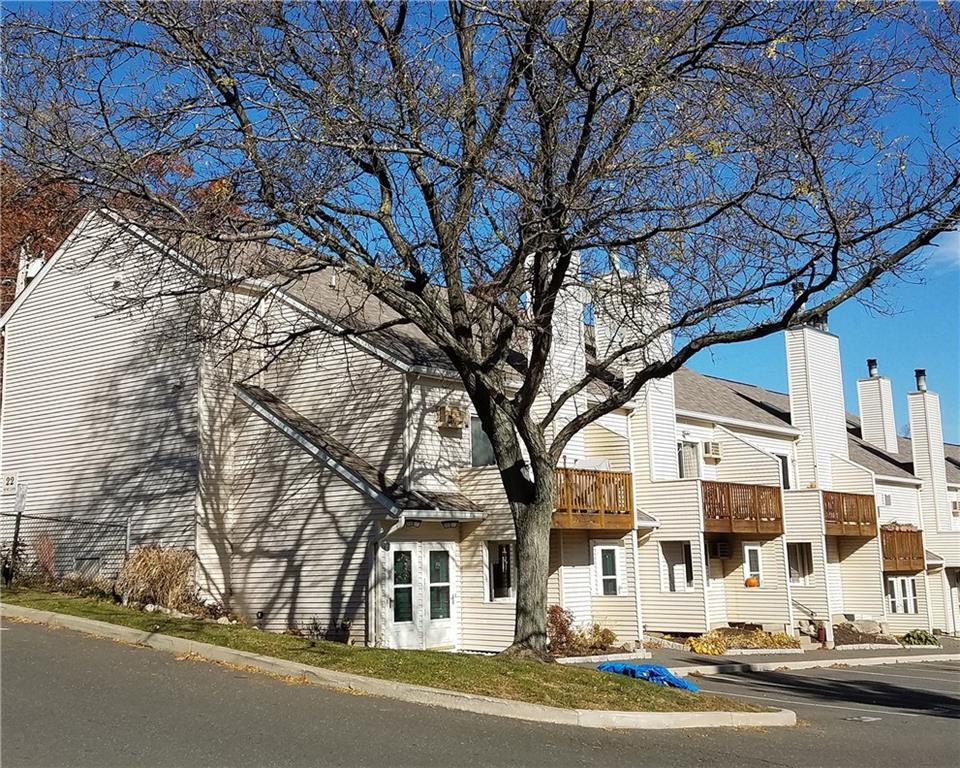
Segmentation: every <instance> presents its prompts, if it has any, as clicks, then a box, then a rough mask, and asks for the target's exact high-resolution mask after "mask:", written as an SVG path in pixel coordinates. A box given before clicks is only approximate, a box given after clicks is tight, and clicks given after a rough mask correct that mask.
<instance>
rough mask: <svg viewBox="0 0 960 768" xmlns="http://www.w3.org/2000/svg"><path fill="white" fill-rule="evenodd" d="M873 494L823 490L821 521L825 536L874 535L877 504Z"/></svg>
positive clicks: (875, 532) (875, 533)
mask: <svg viewBox="0 0 960 768" xmlns="http://www.w3.org/2000/svg"><path fill="white" fill-rule="evenodd" d="M876 504H877V503H876V500H875V499H874V497H873V496H867V495H865V494H862V493H840V492H839V491H823V522H824V529H825V532H826V534H827V536H867V537H871V536H876V535H877V506H876Z"/></svg>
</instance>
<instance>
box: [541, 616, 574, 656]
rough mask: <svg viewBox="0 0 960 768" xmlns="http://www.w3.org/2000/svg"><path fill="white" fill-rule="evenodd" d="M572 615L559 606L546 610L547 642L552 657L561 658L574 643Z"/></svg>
mask: <svg viewBox="0 0 960 768" xmlns="http://www.w3.org/2000/svg"><path fill="white" fill-rule="evenodd" d="M576 634H577V633H576V632H575V631H574V630H573V614H572V613H570V611H567V610H564V609H563V608H562V607H560V606H559V605H551V606H550V607H549V608H547V642H548V643H549V644H550V652H551V653H552V654H553V655H554V656H563V655H565V654H566V653H568V652H569V651H570V650H571V647H572V646H573V645H574V644H575V643H576Z"/></svg>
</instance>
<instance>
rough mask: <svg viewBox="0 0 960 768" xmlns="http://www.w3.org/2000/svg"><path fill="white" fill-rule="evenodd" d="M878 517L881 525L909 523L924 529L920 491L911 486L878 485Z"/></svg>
mask: <svg viewBox="0 0 960 768" xmlns="http://www.w3.org/2000/svg"><path fill="white" fill-rule="evenodd" d="M884 502H889V503H884ZM877 516H878V519H879V522H880V525H886V524H887V523H908V524H910V525H915V526H917V527H918V528H920V527H922V526H923V519H922V516H921V514H920V490H919V489H918V488H917V487H916V486H910V485H894V484H892V483H889V484H881V483H877Z"/></svg>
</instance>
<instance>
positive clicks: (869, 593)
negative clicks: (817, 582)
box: [830, 536, 884, 619]
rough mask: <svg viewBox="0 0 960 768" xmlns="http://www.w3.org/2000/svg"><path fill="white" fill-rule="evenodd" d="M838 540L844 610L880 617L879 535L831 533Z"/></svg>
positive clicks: (880, 560) (881, 597)
mask: <svg viewBox="0 0 960 768" xmlns="http://www.w3.org/2000/svg"><path fill="white" fill-rule="evenodd" d="M830 538H835V539H836V542H837V554H838V555H839V557H840V573H841V582H842V584H843V609H844V613H852V614H854V615H856V616H863V617H871V618H874V619H876V618H879V617H880V616H882V615H883V608H884V599H883V581H882V579H881V574H882V571H883V560H882V558H881V556H880V537H879V536H877V537H875V538H872V539H859V538H855V537H852V536H836V537H833V536H831V537H830Z"/></svg>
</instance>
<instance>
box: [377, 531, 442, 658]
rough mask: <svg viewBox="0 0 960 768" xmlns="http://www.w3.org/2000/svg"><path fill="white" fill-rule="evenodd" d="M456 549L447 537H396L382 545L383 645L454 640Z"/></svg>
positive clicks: (430, 644)
mask: <svg viewBox="0 0 960 768" xmlns="http://www.w3.org/2000/svg"><path fill="white" fill-rule="evenodd" d="M457 552H458V547H457V544H456V543H455V542H452V541H395V542H391V543H390V549H388V550H386V551H381V553H380V558H381V564H382V567H383V575H384V578H383V585H384V594H383V598H384V600H383V603H382V605H383V618H384V626H385V633H384V635H385V636H384V642H385V644H386V645H387V646H388V647H390V648H453V647H455V646H456V640H457V631H456V629H457V628H456V618H457V611H456V607H457Z"/></svg>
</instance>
